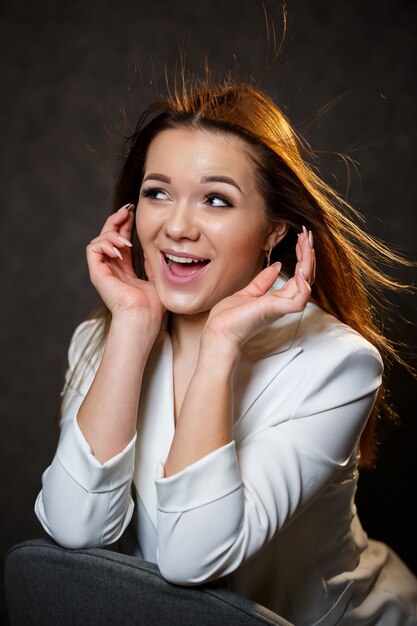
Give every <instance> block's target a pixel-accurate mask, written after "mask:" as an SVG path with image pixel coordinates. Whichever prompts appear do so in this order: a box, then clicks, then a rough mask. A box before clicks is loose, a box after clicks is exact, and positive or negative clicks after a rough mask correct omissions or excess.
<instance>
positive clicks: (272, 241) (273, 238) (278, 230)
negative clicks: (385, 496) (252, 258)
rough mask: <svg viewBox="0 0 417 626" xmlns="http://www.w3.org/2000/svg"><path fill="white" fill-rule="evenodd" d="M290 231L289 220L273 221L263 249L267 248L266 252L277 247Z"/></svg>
mask: <svg viewBox="0 0 417 626" xmlns="http://www.w3.org/2000/svg"><path fill="white" fill-rule="evenodd" d="M287 232H288V224H287V222H283V221H282V220H277V221H275V222H272V224H271V228H270V230H269V233H268V235H267V237H266V239H265V244H264V247H263V249H264V250H265V254H266V253H268V252H269V250H272V249H273V248H275V246H276V245H277V244H279V242H280V241H282V240H283V239H284V237H285V235H286V234H287Z"/></svg>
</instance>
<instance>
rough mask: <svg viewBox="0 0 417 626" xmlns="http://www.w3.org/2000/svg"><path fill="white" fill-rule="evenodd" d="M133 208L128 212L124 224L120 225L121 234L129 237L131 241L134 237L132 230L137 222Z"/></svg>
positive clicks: (126, 237)
mask: <svg viewBox="0 0 417 626" xmlns="http://www.w3.org/2000/svg"><path fill="white" fill-rule="evenodd" d="M132 206H133V205H132ZM133 209H134V207H133ZM133 209H130V210H129V211H128V212H127V217H126V220H125V221H124V222H122V224H121V225H120V229H119V234H120V235H121V236H122V237H124V238H125V239H128V240H129V241H131V239H132V230H133V226H134V223H135V213H134V211H133Z"/></svg>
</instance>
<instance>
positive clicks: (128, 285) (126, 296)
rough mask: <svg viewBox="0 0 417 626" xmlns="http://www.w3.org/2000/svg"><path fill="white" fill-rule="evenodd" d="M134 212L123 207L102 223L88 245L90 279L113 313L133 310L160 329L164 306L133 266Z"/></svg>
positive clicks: (149, 283) (151, 287) (153, 288)
mask: <svg viewBox="0 0 417 626" xmlns="http://www.w3.org/2000/svg"><path fill="white" fill-rule="evenodd" d="M133 224H134V214H133V212H132V211H131V210H128V208H125V207H122V208H121V209H119V211H117V212H116V213H113V214H112V215H111V216H110V217H109V218H108V219H107V220H106V222H105V224H104V226H103V228H102V230H101V233H100V235H99V236H98V237H96V238H95V239H93V240H92V241H91V242H90V244H89V245H88V246H87V263H88V268H89V271H90V278H91V282H92V283H93V285H94V287H95V288H96V289H97V291H98V293H99V294H100V296H101V298H102V300H103V302H104V304H105V305H106V306H107V308H108V309H109V311H110V312H111V314H112V315H113V316H115V315H117V314H119V313H122V312H126V311H128V310H132V311H135V312H141V314H142V315H146V316H147V317H148V319H149V321H152V322H153V323H154V325H155V328H156V329H157V332H158V331H159V328H160V324H161V320H162V316H163V314H164V308H163V306H162V305H161V302H160V300H159V298H158V296H157V294H156V290H155V286H154V283H153V282H151V281H145V280H140V279H139V278H138V277H137V276H136V274H135V272H134V270H133V267H132V255H131V249H130V248H131V245H132V244H131V243H130V239H131V236H132V228H133Z"/></svg>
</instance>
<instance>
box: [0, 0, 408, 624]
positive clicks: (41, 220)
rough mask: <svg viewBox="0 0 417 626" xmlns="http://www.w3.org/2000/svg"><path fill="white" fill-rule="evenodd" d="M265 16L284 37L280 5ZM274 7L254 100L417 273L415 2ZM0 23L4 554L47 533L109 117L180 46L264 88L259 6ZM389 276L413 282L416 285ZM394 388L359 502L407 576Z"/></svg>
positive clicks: (85, 304)
mask: <svg viewBox="0 0 417 626" xmlns="http://www.w3.org/2000/svg"><path fill="white" fill-rule="evenodd" d="M265 5H266V7H267V9H268V11H269V14H270V15H271V17H272V19H273V21H274V23H275V25H276V29H277V36H278V38H280V36H281V33H282V19H281V14H280V4H279V3H277V2H272V1H267V2H265ZM287 8H288V18H289V19H288V33H287V37H286V43H285V47H284V51H283V53H282V54H281V56H280V58H279V60H278V61H277V62H276V64H275V65H274V67H273V69H272V71H271V73H270V75H269V79H268V81H267V82H266V88H267V91H268V92H269V93H270V94H271V95H272V96H273V97H274V98H275V99H276V101H277V102H279V103H280V104H281V105H282V106H283V107H284V109H285V111H286V112H287V114H288V115H289V117H290V119H291V120H292V121H293V122H294V123H295V125H296V126H297V127H298V128H306V129H307V138H308V140H309V141H310V142H311V143H312V145H313V146H314V147H316V148H318V149H320V150H322V151H329V152H335V153H337V152H347V153H348V154H350V155H351V156H352V157H353V158H354V159H355V161H357V162H358V170H359V173H360V177H359V176H358V175H357V174H355V172H354V171H352V174H353V176H352V181H351V185H350V191H349V199H350V201H351V202H352V203H353V204H354V205H355V206H356V207H358V208H360V209H361V210H362V212H363V213H364V214H365V216H366V225H367V228H368V229H369V230H370V232H372V233H373V234H374V235H377V236H379V237H381V238H383V239H384V240H386V241H388V242H390V245H391V244H392V245H393V246H395V247H397V248H399V247H400V248H403V249H404V250H405V251H406V254H407V256H409V258H414V259H416V258H417V247H416V243H415V228H416V216H415V181H416V171H415V166H416V158H415V157H416V147H415V144H416V128H417V123H416V121H415V115H416V107H415V104H416V58H417V56H416V37H415V34H416V33H415V24H416V23H417V4H416V3H415V2H413V1H412V0H409V1H407V0H395V1H394V0H385V1H377V0H375V1H371V0H362V1H359V0H352V1H350V2H342V1H340V0H339V1H335V0H314V1H312V0H310V1H308V0H307V1H306V0H289V1H288V2H287ZM0 19H1V42H2V43H1V46H2V48H1V50H2V54H1V92H2V96H1V117H0V119H1V122H2V132H1V139H2V142H3V146H2V150H1V174H2V176H1V187H0V194H1V196H0V212H1V213H0V224H1V231H0V232H1V244H0V268H1V279H2V281H1V298H2V305H1V308H0V330H1V346H0V347H1V359H2V364H1V381H0V384H1V389H0V391H1V417H0V419H1V441H0V445H1V451H0V458H1V462H2V467H1V474H0V475H1V480H2V489H1V507H2V510H1V515H2V517H1V524H2V527H1V530H2V532H1V546H0V552H1V555H2V556H3V555H4V552H5V551H6V549H7V548H8V547H9V546H11V545H12V544H14V543H16V542H18V541H21V540H24V539H27V538H32V537H35V536H41V535H42V531H41V528H40V526H39V525H38V523H37V521H36V519H35V516H34V514H33V503H34V499H35V496H36V494H37V492H38V490H39V487H40V477H41V473H42V471H43V469H44V468H45V467H46V466H47V465H48V464H49V462H50V460H51V456H52V454H53V450H54V445H55V443H54V436H53V419H54V411H55V406H56V401H57V397H58V394H59V390H60V387H61V384H62V376H63V372H64V368H65V358H66V348H67V345H68V341H69V339H70V336H71V333H72V331H73V330H74V327H75V325H76V324H77V323H78V322H79V321H81V320H82V319H83V318H84V317H85V316H86V315H87V314H88V312H89V310H90V308H91V307H92V306H93V305H94V304H95V302H96V297H95V294H94V292H93V289H92V287H90V285H89V281H88V276H87V271H86V265H85V260H84V246H85V244H86V243H87V242H88V240H89V239H91V238H92V237H93V236H95V234H96V233H97V232H98V230H99V228H100V225H101V223H102V221H103V219H104V217H105V215H106V214H107V213H108V212H109V210H110V205H111V190H112V185H113V180H114V175H115V173H116V172H117V167H118V161H117V158H116V157H117V153H118V151H119V149H120V147H121V144H122V140H121V139H122V134H123V132H124V131H123V115H122V111H123V110H125V111H126V114H127V117H128V118H129V119H130V120H131V121H132V122H134V120H135V118H136V117H137V114H138V112H139V111H140V109H141V108H142V106H143V105H144V104H146V103H147V102H148V101H149V100H150V99H152V98H154V97H155V95H156V94H157V92H158V90H159V91H160V92H163V90H164V80H163V70H164V63H166V64H167V66H168V69H169V72H171V73H172V69H173V67H174V66H175V61H176V60H178V58H179V48H180V47H182V48H184V47H185V48H186V51H187V54H186V57H187V62H188V67H189V69H191V70H196V71H199V70H200V68H201V65H202V58H203V55H204V54H205V53H206V52H207V53H208V55H209V61H210V63H211V65H212V67H213V68H214V69H216V70H218V71H221V72H224V71H225V70H226V69H228V68H232V69H233V68H234V67H235V65H236V64H235V55H236V58H237V59H238V63H239V68H240V76H241V78H242V79H248V78H249V77H250V76H252V75H254V76H259V75H260V72H261V70H262V69H263V68H264V67H265V58H266V56H265V55H266V52H267V50H266V47H265V40H266V37H265V32H266V31H265V23H264V16H263V9H262V6H261V3H260V2H259V1H258V0H247V1H246V2H244V1H242V0H210V1H199V2H198V1H196V0H185V1H183V2H181V1H180V0H170V1H169V0H165V1H164V0H152V2H151V1H147V2H140V1H138V0H136V1H135V2H133V1H130V0H127V1H126V0H119V2H111V0H101V2H100V3H98V2H97V3H93V2H87V1H86V2H82V1H81V0H72V1H71V2H68V3H58V2H53V1H52V0H50V1H44V2H42V1H38V0H35V1H33V2H29V1H27V2H23V1H14V2H10V3H8V5H6V3H5V2H2V4H1V13H0ZM342 94H345V95H344V96H343V97H342V98H340V96H341V95H342ZM334 100H337V102H336V106H335V107H334V108H333V110H332V111H331V112H330V113H329V115H327V116H326V117H324V118H321V119H320V120H319V121H316V123H315V125H313V127H310V126H309V124H308V122H309V121H310V120H312V118H313V117H314V114H315V113H316V112H317V111H318V110H320V109H321V108H322V107H325V106H326V105H327V104H329V103H330V102H332V101H334ZM321 163H322V168H323V170H324V172H323V173H324V175H325V177H326V179H327V180H328V181H331V182H332V183H333V184H334V185H335V186H336V187H337V188H338V189H339V191H341V192H342V193H344V192H345V191H346V187H347V183H348V177H347V174H346V170H345V168H344V166H343V162H342V160H341V159H340V158H338V157H336V156H334V157H326V156H324V155H323V157H322V158H321ZM396 275H397V276H399V277H400V278H402V279H403V280H408V281H413V280H414V281H415V278H416V273H415V270H411V271H408V272H404V271H399V272H397V273H396ZM396 303H397V306H398V307H399V318H398V320H397V321H396V322H394V323H393V324H391V327H392V333H393V336H394V337H395V338H397V339H402V340H403V341H405V342H406V343H408V344H411V345H413V346H415V345H416V344H417V338H416V330H415V328H414V324H413V323H412V324H406V323H405V322H404V321H403V320H402V316H406V317H408V318H409V319H410V320H411V321H412V322H414V318H415V311H416V308H415V304H416V299H415V297H414V296H412V297H411V296H410V297H408V298H407V299H403V298H401V299H399V298H396ZM414 351H415V350H414ZM392 386H393V399H394V401H395V403H396V406H397V408H398V410H399V412H400V414H401V418H402V425H401V427H399V428H390V429H388V431H387V436H386V437H385V444H384V445H383V447H382V449H381V460H380V463H379V468H378V470H377V471H375V472H373V473H368V472H367V473H365V474H364V475H363V476H362V477H361V480H360V488H359V500H358V504H359V509H360V512H361V516H362V519H363V523H364V526H365V528H366V529H367V530H368V532H369V534H370V535H372V536H374V537H376V538H380V539H382V540H384V541H387V542H388V543H390V544H391V545H392V546H393V547H394V548H395V549H396V550H397V551H398V552H399V554H400V555H401V556H402V558H403V559H404V560H405V561H406V562H407V563H408V564H409V566H410V567H411V568H413V569H414V570H415V571H417V550H416V545H417V542H416V540H415V534H414V528H415V527H416V520H415V515H414V513H413V512H412V508H413V503H414V504H415V495H416V488H415V480H416V474H417V472H416V465H417V464H416V435H417V429H416V415H415V413H416V395H417V394H416V383H415V382H414V381H413V380H412V378H411V377H410V376H409V375H408V374H407V373H406V372H404V371H402V370H400V369H399V368H395V369H394V373H393V377H392ZM2 611H3V612H0V622H1V621H2V620H3V622H5V623H6V616H5V613H4V610H3V609H2Z"/></svg>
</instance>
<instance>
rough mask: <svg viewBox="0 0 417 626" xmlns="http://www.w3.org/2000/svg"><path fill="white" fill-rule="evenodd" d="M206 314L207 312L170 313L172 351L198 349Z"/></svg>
mask: <svg viewBox="0 0 417 626" xmlns="http://www.w3.org/2000/svg"><path fill="white" fill-rule="evenodd" d="M208 315H209V314H208V312H204V313H198V314H197V315H175V314H171V324H170V326H171V329H170V332H171V339H172V346H173V349H174V352H177V351H181V352H184V351H185V352H188V351H195V350H197V351H198V349H199V346H200V339H201V335H202V332H203V330H204V326H205V324H206V322H207V318H208Z"/></svg>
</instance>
